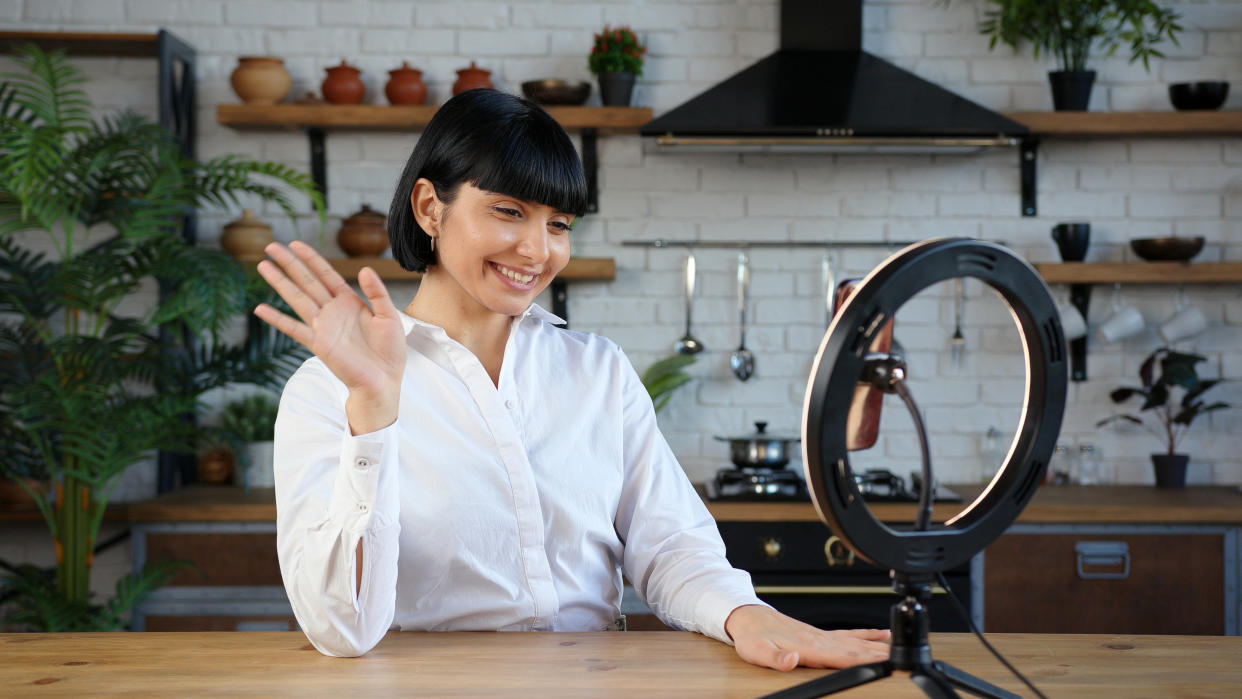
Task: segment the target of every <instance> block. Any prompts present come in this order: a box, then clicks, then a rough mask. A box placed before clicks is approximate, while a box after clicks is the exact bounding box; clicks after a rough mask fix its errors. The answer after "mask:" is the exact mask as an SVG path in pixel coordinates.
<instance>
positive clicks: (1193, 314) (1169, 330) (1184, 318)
mask: <svg viewBox="0 0 1242 699" xmlns="http://www.w3.org/2000/svg"><path fill="white" fill-rule="evenodd" d="M1207 326H1208V322H1207V316H1205V315H1203V311H1201V310H1199V308H1198V307H1197V306H1189V305H1187V306H1182V307H1180V308H1178V309H1177V310H1175V311H1174V312H1173V316H1172V317H1170V318H1169V319H1168V320H1166V321H1164V322H1163V323H1161V324H1160V329H1159V333H1160V338H1161V339H1163V340H1164V341H1165V342H1167V343H1173V342H1177V341H1178V340H1185V339H1186V338H1188V337H1192V336H1194V335H1198V334H1199V333H1201V332H1203V331H1204V330H1206V329H1207Z"/></svg>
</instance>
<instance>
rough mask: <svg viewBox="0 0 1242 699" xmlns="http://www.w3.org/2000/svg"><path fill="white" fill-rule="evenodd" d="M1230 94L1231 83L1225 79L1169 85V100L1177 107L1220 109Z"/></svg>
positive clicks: (1181, 108)
mask: <svg viewBox="0 0 1242 699" xmlns="http://www.w3.org/2000/svg"><path fill="white" fill-rule="evenodd" d="M1228 96H1229V83H1227V82H1225V81H1223V80H1216V81H1204V82H1197V83H1173V84H1172V85H1169V101H1170V102H1172V103H1173V107H1174V108H1175V109H1179V110H1182V111H1187V110H1194V109H1220V106H1221V105H1222V104H1224V103H1225V98H1226V97H1228Z"/></svg>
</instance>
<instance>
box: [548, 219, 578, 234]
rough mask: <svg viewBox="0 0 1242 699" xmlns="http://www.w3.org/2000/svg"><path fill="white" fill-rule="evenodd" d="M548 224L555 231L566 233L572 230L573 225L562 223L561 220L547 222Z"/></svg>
mask: <svg viewBox="0 0 1242 699" xmlns="http://www.w3.org/2000/svg"><path fill="white" fill-rule="evenodd" d="M548 225H549V226H551V227H553V228H555V229H556V230H557V231H559V232H561V233H568V232H570V231H571V230H573V226H571V225H569V224H568V223H564V222H563V221H553V222H551V223H549V224H548Z"/></svg>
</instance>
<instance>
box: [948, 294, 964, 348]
mask: <svg viewBox="0 0 1242 699" xmlns="http://www.w3.org/2000/svg"><path fill="white" fill-rule="evenodd" d="M965 300H966V294H965V292H964V291H963V289H962V278H961V277H954V278H953V336H952V337H950V338H949V361H950V362H952V364H953V367H954V368H960V367H961V366H962V356H963V355H964V354H966V336H965V335H963V334H962V305H963V304H964V303H965Z"/></svg>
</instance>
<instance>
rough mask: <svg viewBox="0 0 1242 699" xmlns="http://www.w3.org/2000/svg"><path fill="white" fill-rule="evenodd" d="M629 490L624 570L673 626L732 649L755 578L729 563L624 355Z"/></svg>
mask: <svg viewBox="0 0 1242 699" xmlns="http://www.w3.org/2000/svg"><path fill="white" fill-rule="evenodd" d="M618 355H619V361H620V362H621V364H623V365H624V366H623V367H622V368H621V369H620V372H619V373H620V376H621V379H620V380H621V382H622V384H623V386H622V396H623V398H622V400H623V402H624V404H623V406H622V412H623V419H624V429H625V435H624V444H625V449H624V452H625V453H624V468H625V475H624V486H623V489H622V493H621V501H620V506H619V508H618V511H617V518H616V522H615V524H616V528H617V533H618V535H619V536H620V537H621V539H622V541H623V542H624V543H625V549H624V551H625V553H624V559H623V562H622V567H623V569H624V571H625V575H626V577H627V578H629V580H630V583H631V584H633V585H634V588H635V590H636V591H637V592H638V594H639V596H640V597H642V598H643V600H644V601H645V602H646V603H647V605H648V606H649V607H651V609H652V611H654V612H655V613H656V615H657V616H658V617H660V619H661V620H663V621H664V622H665V623H667V624H670V625H672V626H675V627H677V628H680V629H684V630H687V631H697V632H698V633H701V634H704V635H706V636H710V637H712V638H715V639H717V640H720V641H723V642H725V643H731V641H730V639H729V637H728V635H727V634H726V633H725V629H724V624H725V620H726V619H728V616H729V614H730V613H731V612H732V611H733V610H734V609H736V608H738V607H740V606H742V605H746V604H761V605H762V604H764V603H763V602H762V601H760V600H759V598H758V597H756V596H755V590H754V587H753V586H752V584H751V580H750V575H749V574H748V573H746V572H745V571H742V570H738V569H736V568H734V567H733V566H732V565H730V564H729V562H728V559H726V558H725V547H724V543H723V542H722V541H721V539H720V532H719V530H718V529H717V528H716V521H715V520H714V519H712V516H711V513H709V512H708V511H707V507H706V506H705V505H704V504H703V501H702V500H701V499H700V498H699V496H698V494H697V493H696V492H695V490H694V487H693V486H692V485H691V483H690V480H689V479H688V478H687V477H686V474H685V472H684V471H683V470H682V468H681V465H680V464H678V463H677V458H676V456H674V455H673V452H672V449H670V448H669V446H668V442H667V441H665V439H664V436H663V435H662V434H660V430H659V427H658V426H657V424H656V417H655V410H654V408H653V406H652V403H651V398H650V396H649V395H648V393H647V390H646V389H645V388H644V387H643V385H642V382H641V381H640V380H639V378H638V375H637V374H636V373H635V372H634V369H633V367H632V366H631V365H630V363H629V361H628V360H627V359H625V358H624V356H623V355H620V352H619V350H618Z"/></svg>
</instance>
